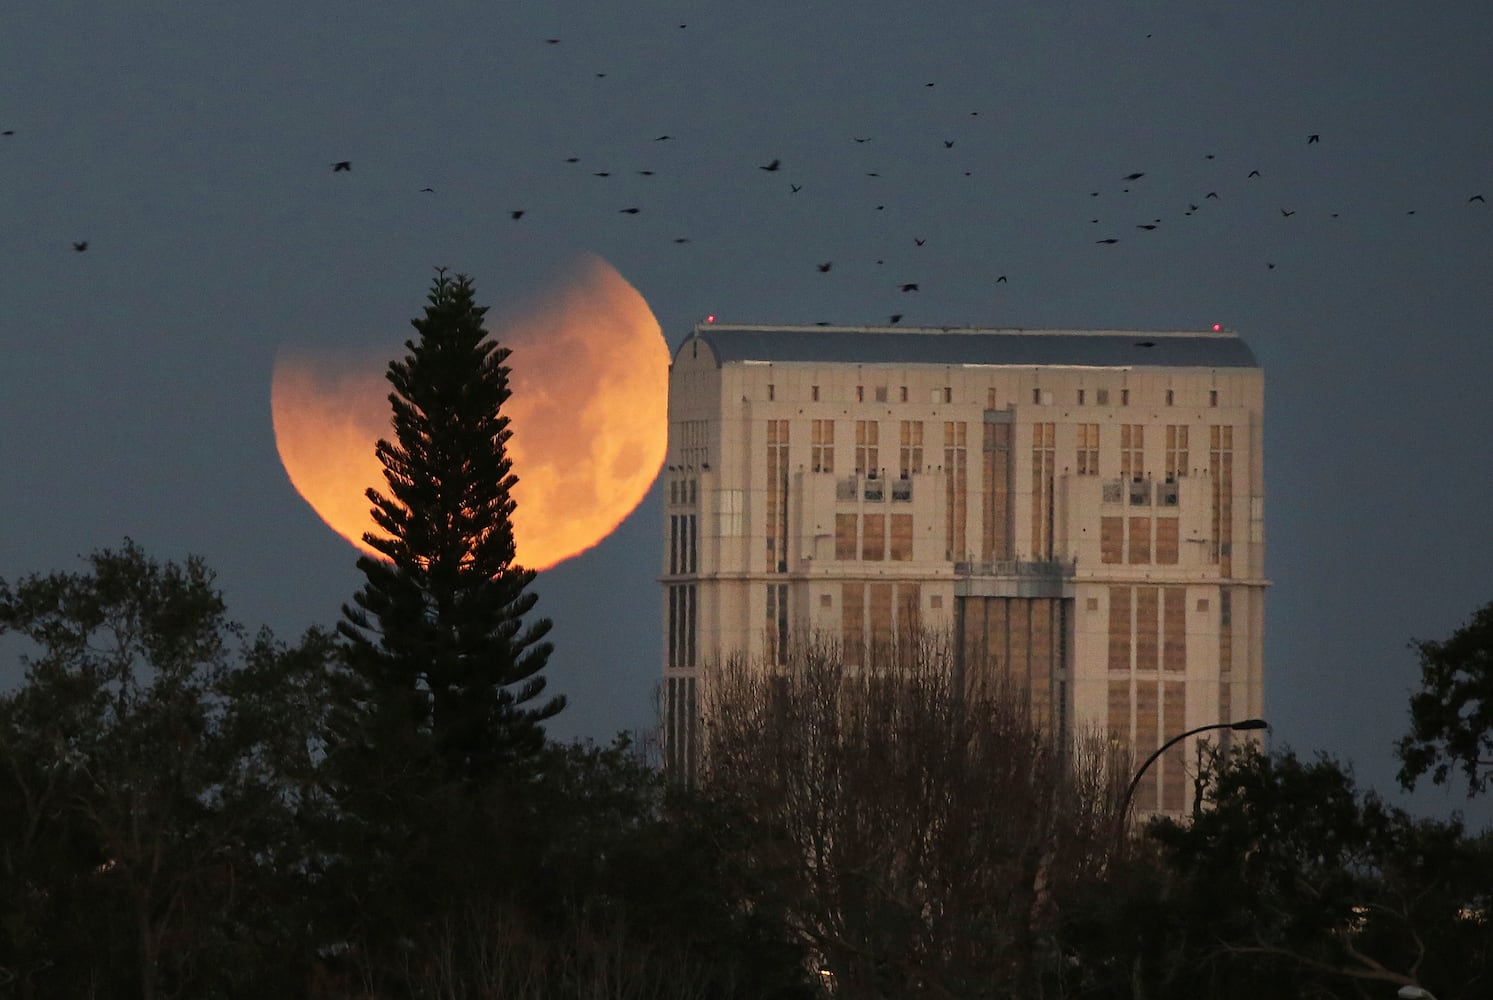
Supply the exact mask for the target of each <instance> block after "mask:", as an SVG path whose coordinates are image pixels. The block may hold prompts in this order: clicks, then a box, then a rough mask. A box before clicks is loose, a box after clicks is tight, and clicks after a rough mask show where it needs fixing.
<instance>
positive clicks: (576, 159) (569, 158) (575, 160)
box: [565, 156, 581, 163]
mask: <svg viewBox="0 0 1493 1000" xmlns="http://www.w3.org/2000/svg"><path fill="white" fill-rule="evenodd" d="M565 162H566V163H580V162H581V158H580V157H579V156H567V157H565Z"/></svg>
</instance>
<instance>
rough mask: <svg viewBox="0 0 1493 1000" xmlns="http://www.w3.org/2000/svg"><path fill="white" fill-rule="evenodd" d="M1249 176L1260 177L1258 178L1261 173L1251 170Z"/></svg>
mask: <svg viewBox="0 0 1493 1000" xmlns="http://www.w3.org/2000/svg"><path fill="white" fill-rule="evenodd" d="M1249 176H1250V177H1258V176H1260V172H1259V171H1258V170H1251V171H1250V172H1249Z"/></svg>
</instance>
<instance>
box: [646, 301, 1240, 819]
mask: <svg viewBox="0 0 1493 1000" xmlns="http://www.w3.org/2000/svg"><path fill="white" fill-rule="evenodd" d="M1263 402H1264V377H1263V374H1262V372H1261V370H1260V367H1259V365H1258V364H1257V363H1256V361H1255V359H1254V356H1253V354H1252V353H1251V352H1250V350H1249V348H1248V347H1247V346H1246V345H1245V343H1244V342H1243V341H1242V340H1241V339H1240V338H1239V337H1237V336H1236V335H1234V334H1232V333H1227V332H1220V331H1213V332H1144V333H1137V332H1133V331H1026V330H986V329H908V328H901V327H892V328H864V327H858V328H841V327H821V326H811V327H762V326H752V327H748V326H726V325H713V324H712V325H702V326H697V327H696V328H695V330H694V332H693V334H692V335H691V336H690V337H689V338H688V339H687V340H686V341H685V342H684V344H683V345H682V346H681V347H680V348H679V350H678V351H677V352H676V353H675V356H674V361H673V364H672V365H671V367H670V374H669V449H668V457H667V458H666V460H665V465H666V471H665V477H666V496H665V499H666V510H665V515H664V521H665V525H664V527H665V544H664V560H663V562H664V565H663V567H662V577H661V582H662V584H663V587H664V606H663V625H664V633H665V643H664V664H663V701H664V704H663V714H664V734H663V735H664V744H665V756H666V763H667V765H668V767H669V768H670V770H671V771H673V772H674V773H675V774H677V775H681V776H684V777H688V776H689V775H690V774H692V771H693V766H694V759H695V741H696V738H697V735H698V733H697V729H698V725H699V717H700V705H701V700H702V698H704V697H706V693H707V689H708V684H709V678H710V672H711V668H712V665H713V664H718V663H720V662H721V661H722V660H723V658H724V657H726V656H728V655H731V654H732V653H741V654H744V655H746V656H748V657H749V658H750V659H752V660H753V661H754V662H761V663H765V664H772V663H779V662H783V661H784V659H785V658H786V655H787V649H788V644H789V642H790V638H791V637H793V636H801V635H806V634H811V633H813V634H819V635H829V636H832V637H834V638H836V639H839V640H840V641H841V642H842V643H843V650H844V654H845V656H846V657H847V658H848V659H849V660H850V661H851V662H855V660H856V659H857V658H858V657H859V656H860V655H861V652H860V651H861V650H863V649H864V648H865V647H866V644H867V643H868V642H875V641H877V640H880V639H890V638H891V637H893V636H895V635H897V634H898V633H899V632H901V631H905V630H907V629H912V628H919V627H927V628H932V629H936V630H949V631H951V632H952V633H953V635H954V637H955V639H956V643H955V645H956V647H957V649H958V650H959V652H958V655H959V657H960V659H961V660H964V659H968V660H969V661H970V662H979V663H981V664H986V665H988V664H992V663H993V664H997V665H998V669H1000V670H1001V671H1003V672H1004V674H1005V675H1006V676H1007V677H1011V678H1014V679H1016V680H1017V681H1019V682H1020V683H1021V684H1022V685H1023V686H1024V687H1025V689H1026V691H1027V692H1028V694H1029V696H1030V698H1031V702H1032V706H1033V711H1034V712H1036V713H1037V714H1038V717H1039V719H1040V720H1041V721H1043V722H1044V724H1046V725H1048V726H1049V727H1051V728H1052V729H1054V730H1056V731H1057V732H1059V733H1061V734H1064V735H1067V734H1070V733H1073V732H1076V731H1078V730H1079V729H1085V730H1092V729H1096V728H1097V729H1101V730H1103V731H1104V732H1105V733H1107V734H1108V735H1109V737H1110V738H1112V739H1116V740H1122V741H1124V742H1125V743H1127V744H1128V745H1129V746H1130V747H1131V749H1132V750H1133V752H1134V753H1135V755H1136V757H1137V759H1139V758H1141V757H1144V756H1145V755H1147V754H1149V753H1150V752H1151V750H1153V749H1155V748H1156V747H1157V746H1159V745H1160V744H1161V743H1162V742H1163V741H1164V740H1165V739H1167V738H1168V737H1170V736H1172V735H1175V734H1177V733H1180V732H1182V731H1184V730H1186V729H1190V728H1192V727H1194V726H1198V725H1205V724H1208V723H1214V722H1220V721H1231V720H1236V719H1242V718H1247V717H1255V716H1258V715H1259V714H1260V711H1261V708H1262V701H1263V663H1262V648H1263V634H1264V593H1265V587H1266V580H1265V577H1264V476H1263V469H1264V464H1263V455H1262V450H1261V438H1262V420H1263ZM986 668H987V669H988V666H987V667H986ZM1190 753H1191V748H1190V747H1189V746H1188V745H1187V744H1182V745H1179V746H1178V747H1176V748H1174V749H1173V750H1171V751H1169V752H1168V755H1167V756H1166V757H1164V758H1163V759H1162V760H1160V761H1158V762H1157V764H1156V765H1155V766H1154V767H1153V769H1152V770H1151V771H1149V772H1147V780H1146V782H1145V783H1144V784H1143V785H1141V786H1140V787H1139V788H1137V792H1136V799H1135V802H1136V807H1137V808H1138V809H1140V810H1142V811H1145V810H1151V811H1161V812H1169V813H1178V812H1181V811H1183V810H1184V809H1185V808H1187V807H1188V804H1189V802H1190V796H1191V793H1192V790H1191V787H1190V780H1189V778H1188V773H1189V772H1188V765H1189V763H1190V759H1189V754H1190Z"/></svg>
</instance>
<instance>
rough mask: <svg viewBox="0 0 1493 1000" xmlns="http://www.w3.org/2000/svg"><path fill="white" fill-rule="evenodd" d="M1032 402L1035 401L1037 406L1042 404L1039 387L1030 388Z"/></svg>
mask: <svg viewBox="0 0 1493 1000" xmlns="http://www.w3.org/2000/svg"><path fill="white" fill-rule="evenodd" d="M1032 402H1033V403H1036V404H1037V405H1038V406H1041V405H1042V390H1041V389H1033V390H1032Z"/></svg>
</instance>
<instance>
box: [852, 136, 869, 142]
mask: <svg viewBox="0 0 1493 1000" xmlns="http://www.w3.org/2000/svg"><path fill="white" fill-rule="evenodd" d="M851 138H852V139H854V140H855V141H856V142H870V141H871V137H870V136H869V135H868V136H866V137H865V138H864V139H863V138H861V137H860V136H851Z"/></svg>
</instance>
